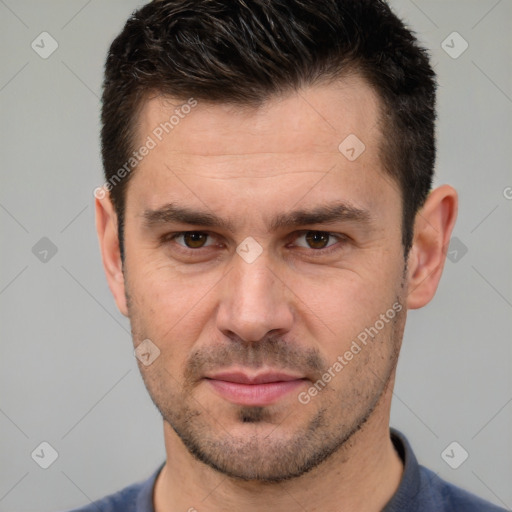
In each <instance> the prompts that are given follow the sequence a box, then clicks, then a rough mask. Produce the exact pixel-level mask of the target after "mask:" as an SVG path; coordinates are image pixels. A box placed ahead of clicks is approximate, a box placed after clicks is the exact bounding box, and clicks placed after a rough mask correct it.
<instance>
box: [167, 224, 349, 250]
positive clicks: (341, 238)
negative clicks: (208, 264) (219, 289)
mask: <svg viewBox="0 0 512 512" xmlns="http://www.w3.org/2000/svg"><path fill="white" fill-rule="evenodd" d="M190 233H201V234H203V235H208V236H210V237H211V236H212V235H211V233H208V232H207V231H179V232H176V233H169V234H167V235H164V236H163V237H162V239H161V241H162V243H164V244H165V243H169V242H174V241H175V240H176V238H178V237H180V236H182V235H186V234H190ZM307 233H323V234H325V235H327V236H329V237H332V238H336V239H337V240H338V242H342V243H343V242H347V241H348V240H349V237H348V236H347V235H343V234H340V233H330V232H328V231H321V230H315V229H307V230H302V231H298V232H297V233H296V235H297V236H296V237H294V240H295V239H296V238H299V237H301V236H303V235H305V234H307ZM177 245H178V246H179V249H180V250H182V251H183V252H186V253H188V254H191V253H197V252H199V251H200V250H201V249H207V248H208V247H212V246H206V247H198V248H197V249H192V248H190V247H185V246H183V245H181V244H177ZM301 249H306V248H305V247H301ZM339 250H341V248H340V247H338V244H332V245H330V246H328V247H325V248H323V249H313V248H310V251H311V253H312V254H313V255H315V256H325V255H328V254H330V253H331V252H334V251H339Z"/></svg>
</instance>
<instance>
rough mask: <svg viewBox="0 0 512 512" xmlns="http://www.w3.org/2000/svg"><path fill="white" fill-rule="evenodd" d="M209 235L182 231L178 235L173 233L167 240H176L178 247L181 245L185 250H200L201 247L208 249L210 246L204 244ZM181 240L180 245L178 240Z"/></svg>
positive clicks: (201, 232) (200, 232)
mask: <svg viewBox="0 0 512 512" xmlns="http://www.w3.org/2000/svg"><path fill="white" fill-rule="evenodd" d="M209 236H210V235H209V234H208V233H205V232H203V231H182V232H180V233H174V234H173V235H172V236H169V237H168V238H167V240H169V241H170V240H173V241H174V240H178V245H181V246H182V247H184V248H187V249H201V248H202V247H208V246H209V245H212V244H206V240H207V238H208V237H209ZM180 239H181V240H183V243H180V242H179V240H180Z"/></svg>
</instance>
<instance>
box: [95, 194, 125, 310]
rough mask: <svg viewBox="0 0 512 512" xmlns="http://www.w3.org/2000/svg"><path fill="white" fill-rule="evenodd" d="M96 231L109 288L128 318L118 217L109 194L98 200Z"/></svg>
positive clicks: (96, 205)
mask: <svg viewBox="0 0 512 512" xmlns="http://www.w3.org/2000/svg"><path fill="white" fill-rule="evenodd" d="M95 207H96V231H97V233H98V240H99V244H100V251H101V257H102V260H103V268H104V270H105V275H106V277H107V282H108V286H109V288H110V291H111V292H112V295H113V296H114V299H115V301H116V304H117V307H118V309H119V311H120V312H121V313H122V314H123V315H125V316H128V308H127V306H126V295H125V283H124V274H123V266H122V261H121V253H120V249H119V237H118V233H117V215H116V212H115V209H114V206H113V205H112V201H111V200H110V195H109V194H108V193H107V194H105V196H104V197H103V198H101V199H99V198H96V204H95Z"/></svg>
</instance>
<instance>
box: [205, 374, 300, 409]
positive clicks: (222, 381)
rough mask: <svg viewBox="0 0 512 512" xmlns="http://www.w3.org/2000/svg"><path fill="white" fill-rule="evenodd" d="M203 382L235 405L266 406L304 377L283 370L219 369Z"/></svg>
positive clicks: (294, 387)
mask: <svg viewBox="0 0 512 512" xmlns="http://www.w3.org/2000/svg"><path fill="white" fill-rule="evenodd" d="M205 381H206V382H207V383H208V385H210V386H211V387H212V389H213V390H214V392H215V393H216V394H217V395H220V396H221V397H222V398H224V399H225V400H228V401H230V402H232V403H234V404H237V405H251V406H265V405H271V404H273V403H276V402H278V401H279V400H280V399H282V398H284V397H285V396H286V395H288V394H289V393H291V392H292V391H294V390H297V389H298V388H299V387H300V386H303V385H304V383H305V382H306V381H307V379H306V378H305V377H302V376H300V375H291V374H287V373H282V372H265V373H260V374H257V375H250V374H248V373H244V372H222V373H217V374H214V375H208V376H206V377H205Z"/></svg>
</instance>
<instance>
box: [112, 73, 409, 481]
mask: <svg viewBox="0 0 512 512" xmlns="http://www.w3.org/2000/svg"><path fill="white" fill-rule="evenodd" d="M183 104H184V102H178V101H173V100H172V99H169V98H167V99H163V98H157V97H154V98H152V99H149V100H148V101H147V103H146V104H145V106H144V109H143V111H142V114H141V117H140V123H139V139H140V140H139V141H138V142H140V145H142V144H144V143H146V141H148V136H149V137H151V139H152V140H153V141H154V142H155V143H156V144H155V147H153V148H152V149H151V150H150V151H149V152H148V154H147V155H146V156H145V157H144V158H143V159H142V160H141V162H140V163H139V165H138V167H137V169H136V170H135V171H134V175H133V176H132V178H131V180H130V182H129V185H128V188H127V196H126V217H125V254H126V259H125V266H124V283H123V284H124V287H125V291H126V311H125V312H126V313H127V314H128V315H129V317H130V321H131V325H132V331H133V338H134V345H135V346H138V345H139V344H140V343H141V342H142V341H143V340H146V339H149V340H151V342H152V343H153V344H154V345H156V346H157V347H158V349H159V350H160V355H159V356H158V357H157V358H156V359H155V360H154V362H152V363H151V364H150V365H148V366H145V365H144V364H142V363H139V366H140V370H141V373H142V376H143V378H144V381H145V384H146V386H147V389H148V391H149V393H150V395H151V397H152V399H153V401H154V403H155V404H156V406H157V407H158V409H159V410H160V412H161V414H162V416H163V418H164V420H165V421H166V422H168V423H169V424H170V425H171V426H172V428H173V429H174V431H175V432H176V434H177V436H179V438H181V440H182V441H183V443H184V445H185V446H186V447H187V448H188V450H189V451H190V453H192V454H193V455H194V456H195V457H196V458H198V459H200V460H201V461H203V462H205V463H206V464H208V465H210V466H211V467H213V468H215V469H217V470H219V471H221V472H223V473H225V474H228V475H231V476H235V477H239V478H243V479H261V480H267V481H279V480H283V479H287V478H291V477H294V476H298V475H301V474H303V473H304V472H306V471H308V470H310V469H311V468H313V467H315V466H316V465H318V464H319V463H320V462H322V461H323V460H325V459H326V458H327V457H329V456H330V455H331V454H333V453H335V452H336V451H337V450H339V449H340V448H341V447H343V445H344V443H347V441H348V440H349V439H350V438H351V436H352V434H353V433H354V432H356V431H357V430H358V429H359V428H360V427H361V426H362V425H363V424H364V423H365V422H366V421H367V420H368V419H369V418H371V417H372V413H373V412H374V411H375V408H376V406H377V404H378V403H379V401H380V400H382V398H383V396H384V391H385V389H386V385H387V384H388V383H389V382H390V379H391V378H392V375H393V372H394V368H395V365H396V360H397V355H398V351H399V347H400V343H401V339H402V334H403V327H404V322H405V305H404V300H405V296H406V286H405V284H404V254H403V247H402V245H401V199H400V191H399V188H398V186H397V184H396V183H395V182H394V181H392V180H391V179H390V178H388V177H387V175H386V174H385V173H384V170H383V168H382V164H381V162H380V158H379V146H380V145H381V144H382V143H385V141H383V134H382V133H381V131H380V128H379V124H378V99H377V97H376V95H375V93H374V92H373V90H372V89H371V88H370V87H369V86H367V85H366V84H365V83H364V82H363V81H362V80H360V79H357V78H351V79H346V80H343V81H340V82H338V83H336V84H331V85H323V86H315V87H313V88H309V89H304V90H302V91H300V93H297V94H289V95H286V96H282V97H280V98H276V99H272V100H271V101H268V102H267V103H265V104H264V105H262V106H261V107H259V108H252V109H249V108H240V107H236V106H228V105H213V104H208V103H206V102H198V103H197V105H195V106H193V107H192V108H190V109H188V108H183V107H179V105H183ZM176 108H178V112H179V113H180V114H181V115H180V116H179V122H176V119H174V122H175V123H176V124H173V127H172V129H169V126H167V129H168V131H169V133H166V131H165V130H164V129H162V125H161V123H165V121H169V119H170V118H171V116H173V115H175V114H177V112H176V111H175V109H176ZM189 111H190V112H189ZM185 112H189V113H187V114H186V115H185ZM158 127H160V130H159V129H158ZM351 134H353V135H355V136H357V138H358V139H359V140H360V141H361V142H362V143H363V144H364V145H365V149H364V151H363V152H362V153H361V154H360V155H359V156H358V157H357V158H355V159H354V158H353V157H354V155H357V153H358V152H359V150H360V148H362V146H358V145H357V144H356V143H355V142H354V141H355V140H356V139H354V138H353V135H351ZM348 136H351V138H349V139H347V142H345V143H344V144H345V145H342V151H340V150H339V146H340V144H341V143H342V142H343V141H344V140H345V139H346V138H347V137H348ZM159 139H161V140H159ZM151 145H153V144H151ZM351 148H354V151H352V150H351ZM347 156H348V157H349V158H347ZM121 309H123V306H121Z"/></svg>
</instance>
